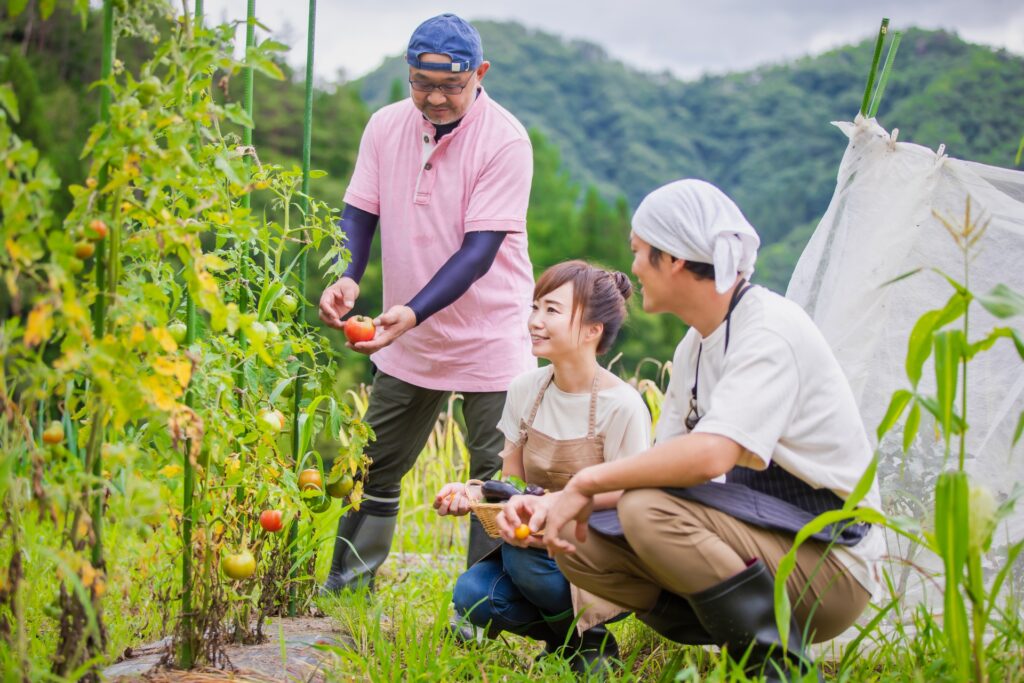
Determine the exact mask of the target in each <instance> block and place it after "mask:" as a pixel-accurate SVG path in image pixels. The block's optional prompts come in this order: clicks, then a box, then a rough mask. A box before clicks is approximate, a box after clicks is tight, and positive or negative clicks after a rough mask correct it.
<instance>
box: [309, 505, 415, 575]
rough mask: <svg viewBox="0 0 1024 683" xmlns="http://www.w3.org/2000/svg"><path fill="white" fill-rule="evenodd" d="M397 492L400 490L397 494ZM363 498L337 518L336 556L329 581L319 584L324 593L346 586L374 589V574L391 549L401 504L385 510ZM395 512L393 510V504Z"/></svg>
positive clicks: (333, 559) (332, 563)
mask: <svg viewBox="0 0 1024 683" xmlns="http://www.w3.org/2000/svg"><path fill="white" fill-rule="evenodd" d="M396 496H397V494H396ZM371 502H372V501H364V503H363V505H362V507H360V509H359V510H350V511H349V512H348V514H346V515H345V516H344V517H342V518H341V520H339V521H338V535H337V537H336V538H335V539H334V557H333V558H332V559H331V571H330V573H329V574H328V575H327V581H326V582H325V583H324V585H323V586H321V588H320V593H321V595H332V594H335V593H338V592H339V591H342V590H346V589H350V590H352V589H357V588H359V587H361V586H367V587H368V588H369V589H370V590H373V577H374V574H375V573H376V572H377V569H378V568H380V566H381V565H382V564H384V560H385V559H387V556H388V553H389V552H391V539H392V538H393V537H394V535H395V523H396V522H397V520H398V517H397V512H398V505H397V503H395V504H394V505H393V506H389V507H388V508H387V509H383V511H384V512H385V514H383V515H381V514H373V512H375V511H382V510H381V509H380V508H379V506H374V505H371V504H370V503H371ZM391 507H393V508H394V513H393V514H392V513H390V508H391Z"/></svg>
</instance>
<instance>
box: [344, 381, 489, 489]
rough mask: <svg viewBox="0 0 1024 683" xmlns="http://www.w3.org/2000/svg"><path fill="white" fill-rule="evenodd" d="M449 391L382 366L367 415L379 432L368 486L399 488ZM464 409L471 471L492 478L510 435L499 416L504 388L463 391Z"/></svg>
mask: <svg viewBox="0 0 1024 683" xmlns="http://www.w3.org/2000/svg"><path fill="white" fill-rule="evenodd" d="M451 395H452V392H450V391H439V390H436V389H424V388H422V387H417V386H415V385H412V384H409V383H408V382H403V381H402V380H400V379H396V378H394V377H392V376H390V375H386V374H384V373H382V372H378V373H377V374H376V375H375V376H374V379H373V388H372V390H371V393H370V404H369V406H368V407H367V409H366V415H365V416H364V418H363V419H364V420H365V421H366V423H367V424H369V425H370V427H372V428H373V432H374V434H375V435H376V440H375V441H373V442H371V443H370V444H368V445H367V448H366V455H367V456H369V457H370V458H371V459H372V461H373V462H372V463H371V464H370V470H369V473H368V475H367V481H366V483H365V487H366V490H367V491H368V492H380V493H384V492H394V491H397V490H398V488H399V485H400V484H401V481H402V477H403V476H405V473H406V472H408V471H409V470H410V469H412V466H413V465H414V464H415V463H416V458H417V457H418V456H419V454H420V453H421V452H422V451H423V448H424V446H426V444H427V439H429V438H430V432H431V430H432V429H433V428H434V425H435V424H436V423H437V417H438V415H439V414H440V413H441V410H442V408H444V407H445V406H446V405H447V402H448V399H449V397H450V396H451ZM461 395H462V414H463V416H464V417H465V419H466V431H467V434H466V448H467V449H468V450H469V459H470V477H471V478H473V479H490V478H491V476H493V475H494V473H495V472H497V471H499V470H500V469H501V458H500V456H499V454H500V453H501V449H502V447H503V446H504V445H505V437H504V436H503V435H502V433H501V432H500V431H499V430H498V421H499V420H500V419H501V412H502V410H503V409H504V407H505V392H504V391H492V392H462V393H461Z"/></svg>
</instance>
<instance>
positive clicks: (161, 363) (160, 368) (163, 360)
mask: <svg viewBox="0 0 1024 683" xmlns="http://www.w3.org/2000/svg"><path fill="white" fill-rule="evenodd" d="M172 341H173V340H172ZM153 369H154V370H156V372H157V374H160V375H164V376H165V377H174V378H175V379H177V380H178V384H179V385H181V387H182V388H185V387H187V386H188V382H189V380H190V379H191V378H192V363H191V362H190V361H188V360H178V359H175V358H168V357H167V356H161V357H159V358H157V359H156V360H155V361H153Z"/></svg>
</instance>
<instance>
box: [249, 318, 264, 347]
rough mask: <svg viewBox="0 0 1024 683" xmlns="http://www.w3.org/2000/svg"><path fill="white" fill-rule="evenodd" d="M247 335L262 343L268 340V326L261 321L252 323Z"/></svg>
mask: <svg viewBox="0 0 1024 683" xmlns="http://www.w3.org/2000/svg"><path fill="white" fill-rule="evenodd" d="M245 336H247V337H248V338H249V339H250V340H252V341H254V342H257V343H260V344H262V343H263V342H265V341H266V340H267V328H266V327H265V326H264V325H263V323H260V322H253V323H250V325H249V329H247V330H246V332H245Z"/></svg>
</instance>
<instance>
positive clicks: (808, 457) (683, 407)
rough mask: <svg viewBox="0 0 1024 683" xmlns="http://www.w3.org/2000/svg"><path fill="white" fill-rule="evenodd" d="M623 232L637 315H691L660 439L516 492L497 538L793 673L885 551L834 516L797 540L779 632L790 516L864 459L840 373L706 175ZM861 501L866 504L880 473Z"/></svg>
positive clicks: (864, 590)
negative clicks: (761, 278)
mask: <svg viewBox="0 0 1024 683" xmlns="http://www.w3.org/2000/svg"><path fill="white" fill-rule="evenodd" d="M630 242H631V246H632V249H633V252H634V261H633V273H634V274H635V275H636V276H637V278H638V280H639V281H640V284H641V286H642V291H643V306H644V310H645V311H648V312H663V313H671V314H673V315H676V316H678V317H679V318H681V319H682V320H683V322H685V323H686V324H687V325H689V326H690V330H689V332H688V333H687V334H686V336H685V337H684V338H683V340H682V341H681V342H680V344H679V346H678V348H677V349H676V353H675V357H674V359H673V372H672V380H671V382H670V383H669V387H668V391H667V393H666V395H665V399H664V402H663V405H662V412H661V416H660V418H659V420H658V425H657V433H656V436H657V438H656V445H655V446H654V447H653V448H651V449H650V450H648V451H646V452H645V453H641V454H639V455H636V456H634V457H632V458H629V460H628V462H627V461H625V460H624V461H619V462H609V463H605V464H602V465H597V466H594V467H588V468H586V469H584V470H581V471H580V472H579V473H578V474H577V475H576V476H574V477H573V478H572V480H571V481H570V482H569V484H568V485H567V486H566V487H565V489H564V490H563V491H562V492H560V493H557V494H550V495H547V496H543V497H540V498H538V497H535V496H525V497H519V498H515V499H513V501H512V502H511V503H510V504H509V505H507V506H506V508H505V511H504V513H503V515H502V516H501V518H500V524H501V525H502V531H503V535H504V536H505V540H506V541H508V542H510V543H515V542H517V541H515V529H516V528H517V526H518V525H519V524H520V523H522V522H528V523H529V526H530V528H531V529H532V530H534V531H539V530H541V529H543V530H544V540H545V542H546V543H547V545H548V549H549V551H550V552H552V553H559V555H558V565H559V568H560V569H562V571H563V572H564V573H565V575H566V576H567V577H568V578H569V580H570V581H571V582H572V583H573V584H575V585H577V586H580V587H581V588H584V589H585V590H587V591H590V592H591V593H594V594H596V595H599V596H601V597H603V598H606V599H608V600H610V601H612V602H614V603H617V604H619V605H621V606H622V607H624V608H626V609H629V610H632V611H633V612H635V613H636V615H637V616H638V617H639V618H640V619H641V620H642V621H644V622H645V623H647V624H648V625H650V626H652V627H653V628H655V629H656V630H658V631H659V632H660V633H662V635H664V636H666V637H668V638H670V639H672V640H676V641H678V642H681V643H687V644H717V645H728V649H729V651H730V653H731V654H732V655H733V656H735V657H737V658H742V657H743V656H744V655H745V654H746V653H747V651H748V649H749V651H750V655H749V657H748V658H747V660H746V667H747V670H748V673H753V674H764V675H765V676H766V677H767V678H768V679H769V680H777V677H778V676H779V675H781V674H782V672H783V670H784V668H785V667H786V666H788V665H796V666H797V667H798V669H799V670H800V671H801V672H804V671H807V670H809V669H811V668H812V667H813V662H812V661H811V659H810V657H809V656H808V655H807V654H806V653H805V650H804V647H803V643H804V642H819V641H823V640H828V639H831V638H833V637H835V636H836V635H838V634H839V633H841V632H842V631H844V630H845V629H847V628H848V627H849V626H851V625H852V624H853V623H854V621H855V620H856V619H857V617H858V616H860V614H861V612H862V611H863V610H864V608H865V607H866V605H867V603H868V600H869V598H870V596H871V593H872V592H873V590H874V587H875V581H876V580H877V577H876V572H875V568H874V565H875V563H876V562H877V560H878V559H879V558H880V557H881V555H882V551H883V549H884V546H883V542H882V538H881V533H880V530H879V529H877V528H873V527H871V526H870V525H867V524H846V525H845V526H844V525H838V524H837V525H833V527H828V528H826V529H825V530H823V531H821V532H819V533H818V534H816V535H815V536H813V537H812V539H811V540H809V541H807V542H805V543H804V544H803V545H801V547H800V549H799V551H798V554H797V563H796V567H795V569H794V571H793V573H792V574H791V575H790V577H789V579H788V581H787V591H788V594H789V597H790V601H791V604H792V605H793V617H794V620H793V623H791V625H790V630H789V637H788V640H787V642H786V643H785V644H783V643H782V642H781V637H780V634H779V630H778V628H777V627H776V621H775V614H774V578H773V575H774V573H775V571H776V569H777V568H778V565H779V562H780V560H781V559H782V557H783V556H784V555H785V554H786V553H787V552H788V551H789V550H790V549H791V548H792V546H793V539H794V536H795V534H796V532H797V531H799V530H800V528H801V527H803V526H804V525H805V524H806V523H807V522H809V521H810V520H812V519H813V518H814V517H816V516H817V515H819V514H821V513H823V512H827V511H831V510H838V509H841V508H842V507H843V505H844V502H845V501H846V499H847V498H848V497H849V496H850V495H851V494H852V493H853V491H854V490H855V489H856V488H857V484H858V482H859V481H860V480H861V479H862V477H863V476H864V475H865V472H867V470H868V468H869V467H870V465H871V460H872V449H871V446H870V444H869V442H868V438H867V435H866V434H865V432H864V427H863V425H862V422H861V419H860V415H859V414H858V412H857V406H856V404H855V402H854V398H853V395H852V392H851V391H850V387H849V384H848V382H847V380H846V377H845V375H844V374H843V372H842V370H841V368H840V367H839V364H838V362H837V361H836V359H835V357H834V356H833V354H832V352H831V349H830V348H829V347H828V344H827V343H826V341H825V339H824V337H823V336H822V335H821V333H820V332H819V331H818V329H817V328H816V327H815V325H814V323H813V322H812V321H811V319H810V318H809V317H808V316H807V315H806V314H805V313H804V311H803V310H802V309H801V308H800V307H799V306H797V305H796V304H794V303H793V302H791V301H788V300H786V299H785V298H783V297H781V296H779V295H778V294H775V293H774V292H771V291H769V290H767V289H764V288H762V287H756V286H752V285H750V284H749V282H748V278H749V277H750V276H751V274H752V273H753V270H754V262H755V260H756V257H757V248H758V246H759V244H760V240H759V238H758V236H757V232H756V231H755V230H754V228H753V227H751V225H750V224H749V223H748V222H747V220H746V218H744V216H743V213H742V212H741V211H740V209H739V208H738V207H737V206H736V204H735V203H733V201H732V200H731V199H729V198H728V197H727V196H726V195H725V194H724V193H722V191H721V190H719V189H718V188H716V187H715V186H713V185H711V184H709V183H706V182H703V181H699V180H680V181H677V182H674V183H670V184H668V185H666V186H664V187H661V188H659V189H657V190H655V191H654V192H652V193H651V194H650V195H648V196H647V197H646V198H645V199H644V201H643V202H642V203H641V204H640V207H639V208H638V209H637V211H636V214H635V215H634V216H633V233H632V235H631V240H630ZM620 489H625V491H626V492H625V493H624V494H623V496H622V498H621V499H620V501H619V503H618V508H617V510H612V511H602V512H598V513H594V514H591V511H592V509H593V497H594V496H595V495H597V494H599V493H602V492H605V491H616V490H620ZM862 504H864V505H867V506H870V507H872V508H876V509H877V508H879V507H880V505H881V501H880V498H879V494H878V485H877V481H872V483H871V485H870V487H869V489H868V493H867V495H866V496H865V497H864V498H863V500H862ZM588 523H589V524H588ZM588 528H589V530H590V531H591V532H592V533H587V532H588ZM574 529H575V533H572V531H573V530H574ZM593 532H596V533H593ZM519 543H521V542H519ZM787 655H788V657H787Z"/></svg>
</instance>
